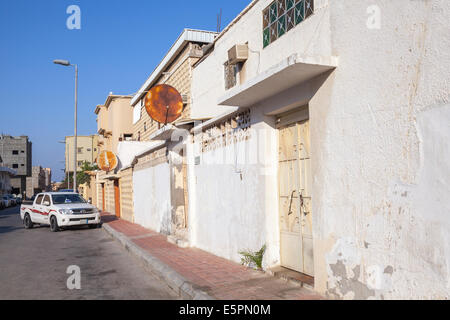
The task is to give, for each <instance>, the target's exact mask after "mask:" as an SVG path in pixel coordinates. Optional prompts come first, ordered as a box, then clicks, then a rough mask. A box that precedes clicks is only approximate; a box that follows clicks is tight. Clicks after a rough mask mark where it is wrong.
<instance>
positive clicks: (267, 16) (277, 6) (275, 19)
mask: <svg viewBox="0 0 450 320" xmlns="http://www.w3.org/2000/svg"><path fill="white" fill-rule="evenodd" d="M313 13H314V0H276V1H273V2H272V3H271V4H270V5H269V6H268V7H267V8H266V9H264V10H263V47H264V48H265V47H267V46H268V45H269V44H271V43H273V42H274V41H276V40H277V39H278V38H280V37H282V36H283V35H284V34H285V33H286V32H289V31H290V30H292V29H293V28H294V27H295V26H297V25H298V24H299V23H301V22H303V21H304V20H305V19H306V18H308V17H309V16H311V15H312V14H313Z"/></svg>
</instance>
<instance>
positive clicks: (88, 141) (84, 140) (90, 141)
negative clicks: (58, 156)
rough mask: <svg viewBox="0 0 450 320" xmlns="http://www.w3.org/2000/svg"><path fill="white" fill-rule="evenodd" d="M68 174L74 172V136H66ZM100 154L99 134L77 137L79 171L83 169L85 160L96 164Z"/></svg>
mask: <svg viewBox="0 0 450 320" xmlns="http://www.w3.org/2000/svg"><path fill="white" fill-rule="evenodd" d="M65 142H66V152H65V156H66V174H67V172H70V173H72V172H74V164H73V159H74V153H73V152H74V150H73V148H74V145H73V144H74V142H75V139H74V137H73V136H71V137H66V140H65ZM97 155H98V136H97V135H92V136H78V137H77V172H79V171H81V167H82V165H83V163H84V162H88V163H89V164H94V163H95V161H96V159H97Z"/></svg>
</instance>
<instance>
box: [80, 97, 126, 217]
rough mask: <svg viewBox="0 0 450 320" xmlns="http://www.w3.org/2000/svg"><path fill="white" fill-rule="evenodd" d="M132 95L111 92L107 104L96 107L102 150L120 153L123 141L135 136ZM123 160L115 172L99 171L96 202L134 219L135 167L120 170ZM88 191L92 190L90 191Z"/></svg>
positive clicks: (101, 208) (101, 206)
mask: <svg viewBox="0 0 450 320" xmlns="http://www.w3.org/2000/svg"><path fill="white" fill-rule="evenodd" d="M130 101H131V97H130V96H121V95H113V94H110V95H109V96H108V97H107V99H106V101H105V103H104V104H103V105H99V106H97V107H96V109H95V114H96V115H97V130H98V131H97V132H98V134H99V140H98V144H97V145H98V148H99V152H102V151H112V152H113V153H114V154H116V155H117V154H118V153H119V149H120V147H119V145H120V144H121V143H122V142H131V140H132V137H133V109H132V107H131V105H130ZM121 167H122V164H121V163H120V161H119V165H118V167H117V168H116V169H115V170H114V171H112V172H104V171H98V172H97V173H96V180H95V183H94V184H92V183H91V188H92V187H93V186H94V185H95V192H92V202H93V204H94V205H96V206H97V207H98V208H99V209H100V210H102V211H107V212H111V213H115V214H116V215H117V216H118V217H122V218H123V219H125V220H128V221H133V203H132V201H131V200H132V184H131V170H128V171H123V172H119V170H120V169H121ZM86 193H87V194H88V193H89V192H88V191H86Z"/></svg>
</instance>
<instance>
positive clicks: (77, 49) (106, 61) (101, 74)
mask: <svg viewBox="0 0 450 320" xmlns="http://www.w3.org/2000/svg"><path fill="white" fill-rule="evenodd" d="M249 2H250V0H231V1H227V0H214V1H208V0H197V1H196V0H194V1H176V0H174V1H153V0H79V1H76V0H71V1H66V0H0V133H4V134H10V135H28V136H29V137H30V139H31V141H32V142H33V165H41V166H43V167H50V168H52V170H53V180H56V181H59V180H61V179H63V176H64V174H63V171H62V170H61V169H63V168H64V163H63V161H64V145H63V144H60V143H58V141H62V140H64V137H65V136H68V135H73V117H74V112H73V111H74V108H73V105H74V102H73V100H74V71H73V68H67V67H62V66H57V65H54V64H53V63H52V61H53V60H54V59H67V60H70V61H71V62H72V63H77V64H78V65H79V68H80V70H79V104H78V133H79V134H80V135H90V134H94V133H95V131H96V126H97V125H96V122H95V114H94V109H95V106H96V105H98V104H101V103H103V102H104V101H105V99H106V97H107V95H108V93H109V92H113V93H115V94H131V93H134V92H136V91H137V90H138V89H139V88H140V86H141V85H142V84H143V83H144V81H145V80H146V79H147V77H148V76H149V74H150V73H151V72H152V71H153V69H154V68H155V67H156V65H157V64H158V63H159V62H160V60H161V59H162V58H163V57H164V55H165V54H166V52H167V51H168V50H169V48H170V46H171V45H172V44H173V42H174V41H175V40H176V39H177V37H178V36H179V34H180V33H181V32H182V30H183V29H184V28H195V29H201V30H212V31H215V30H216V25H217V21H216V19H217V17H216V16H217V13H218V12H219V11H220V9H221V8H222V10H223V16H222V28H223V27H225V26H226V25H227V24H228V23H229V22H230V21H231V20H232V19H233V18H234V17H235V16H236V15H238V14H239V12H240V11H242V9H244V8H245V6H246V5H248V4H249ZM72 4H76V5H78V6H79V7H80V9H81V30H69V29H67V27H66V20H67V18H68V17H69V14H67V13H66V9H67V7H68V6H70V5H72Z"/></svg>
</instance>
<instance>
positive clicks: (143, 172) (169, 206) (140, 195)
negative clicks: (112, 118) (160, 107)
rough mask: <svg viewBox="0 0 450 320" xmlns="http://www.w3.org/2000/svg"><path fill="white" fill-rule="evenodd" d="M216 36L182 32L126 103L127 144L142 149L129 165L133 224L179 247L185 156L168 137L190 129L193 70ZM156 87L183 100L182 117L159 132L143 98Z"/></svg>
mask: <svg viewBox="0 0 450 320" xmlns="http://www.w3.org/2000/svg"><path fill="white" fill-rule="evenodd" d="M216 35H217V34H216V33H214V32H207V31H199V30H191V29H185V30H184V31H183V32H182V33H181V35H180V36H179V38H178V39H177V40H176V42H175V43H174V44H173V46H172V48H171V49H170V51H169V52H168V53H167V55H166V56H165V57H164V58H163V60H162V61H161V62H160V64H159V65H158V67H157V68H156V69H155V71H154V72H153V73H152V74H151V75H150V77H149V78H148V79H147V81H146V82H145V83H144V85H143V86H142V87H141V89H140V90H139V92H138V94H137V95H135V96H134V97H133V99H132V101H131V105H132V106H133V109H134V116H133V138H134V140H135V141H136V140H137V141H140V142H142V143H144V144H143V145H144V146H146V144H147V145H148V147H146V149H144V150H143V151H142V152H140V153H138V154H135V157H134V159H132V162H131V166H132V168H133V170H132V174H133V176H132V181H133V190H134V193H133V203H134V221H135V222H136V223H139V224H141V225H143V226H145V227H147V228H150V229H153V230H156V231H158V232H161V233H163V234H167V235H169V236H170V237H169V239H171V240H172V241H173V242H177V243H179V244H182V245H183V246H187V245H188V243H189V238H188V236H189V235H188V229H189V226H188V215H189V213H188V212H189V200H188V195H187V194H188V190H187V171H186V170H185V169H186V161H184V160H185V157H186V155H183V154H180V153H179V152H176V149H177V146H178V145H179V143H178V142H174V141H172V134H173V132H174V131H176V130H178V129H185V130H186V129H189V128H192V126H193V123H194V121H195V119H194V118H193V117H192V110H191V108H192V99H191V84H192V71H193V66H194V64H195V63H197V62H198V61H199V60H200V59H201V58H202V57H203V52H204V48H205V47H207V45H209V44H210V43H212V42H213V40H214V38H215V36H216ZM159 84H167V85H170V86H172V87H174V88H175V89H176V90H177V91H178V92H179V93H180V94H181V95H182V97H183V104H184V107H183V112H182V114H181V116H180V118H179V119H178V120H176V121H175V123H173V124H172V125H167V126H164V125H163V124H160V123H158V122H156V121H154V120H153V119H151V118H150V116H149V115H148V113H147V111H146V109H145V96H146V94H147V92H148V91H149V90H151V89H152V88H153V87H154V86H156V85H159ZM145 143H146V144H145ZM128 171H129V172H131V170H128Z"/></svg>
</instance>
